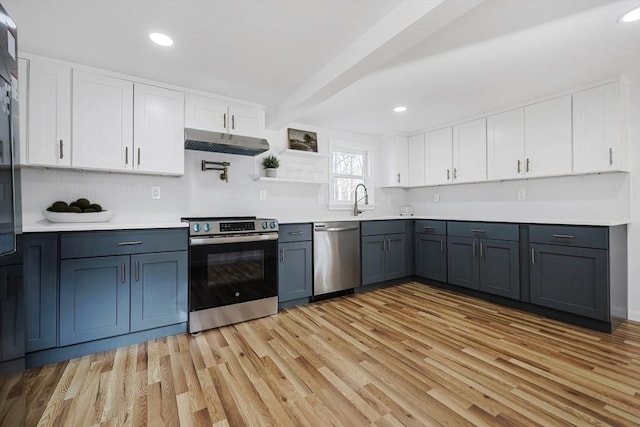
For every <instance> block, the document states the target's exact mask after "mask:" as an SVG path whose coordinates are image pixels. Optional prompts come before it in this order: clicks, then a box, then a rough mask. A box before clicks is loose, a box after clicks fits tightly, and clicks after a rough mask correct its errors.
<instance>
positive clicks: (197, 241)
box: [189, 233, 278, 246]
mask: <svg viewBox="0 0 640 427" xmlns="http://www.w3.org/2000/svg"><path fill="white" fill-rule="evenodd" d="M265 240H278V233H269V234H257V235H253V236H228V237H192V238H190V239H189V245H190V246H203V245H221V244H224V243H246V242H259V241H265Z"/></svg>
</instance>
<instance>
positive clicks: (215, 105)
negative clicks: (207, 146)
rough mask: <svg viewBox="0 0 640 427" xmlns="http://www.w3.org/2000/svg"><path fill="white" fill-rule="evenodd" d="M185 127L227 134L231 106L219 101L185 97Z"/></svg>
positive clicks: (202, 97)
mask: <svg viewBox="0 0 640 427" xmlns="http://www.w3.org/2000/svg"><path fill="white" fill-rule="evenodd" d="M184 104H185V111H184V127H187V128H192V129H201V130H208V131H212V132H223V133H227V132H228V129H229V120H228V114H229V104H228V103H227V102H225V101H220V100H219V99H215V98H209V97H206V96H199V95H193V94H189V93H188V94H186V95H185V102H184Z"/></svg>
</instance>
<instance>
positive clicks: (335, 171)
mask: <svg viewBox="0 0 640 427" xmlns="http://www.w3.org/2000/svg"><path fill="white" fill-rule="evenodd" d="M366 181H367V152H366V151H360V150H347V149H343V148H335V149H334V150H332V152H331V186H330V191H331V203H332V204H333V205H346V204H348V205H351V204H353V202H354V199H353V196H354V191H355V188H356V186H357V185H358V184H365V185H366ZM359 195H360V197H361V196H362V195H364V192H362V193H360V194H359Z"/></svg>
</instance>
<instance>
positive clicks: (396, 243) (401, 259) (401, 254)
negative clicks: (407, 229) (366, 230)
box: [384, 234, 407, 280]
mask: <svg viewBox="0 0 640 427" xmlns="http://www.w3.org/2000/svg"><path fill="white" fill-rule="evenodd" d="M384 237H385V239H386V240H387V251H386V253H385V280H392V279H398V278H400V277H405V276H406V275H407V239H406V237H405V235H404V234H389V235H387V236H384Z"/></svg>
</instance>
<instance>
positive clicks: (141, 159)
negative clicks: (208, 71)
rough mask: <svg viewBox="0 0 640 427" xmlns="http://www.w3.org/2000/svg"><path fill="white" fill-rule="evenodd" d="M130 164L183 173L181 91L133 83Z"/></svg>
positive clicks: (157, 171) (182, 109) (182, 105)
mask: <svg viewBox="0 0 640 427" xmlns="http://www.w3.org/2000/svg"><path fill="white" fill-rule="evenodd" d="M134 90H135V92H134V134H133V140H134V149H135V150H134V153H133V162H134V163H133V165H134V166H133V167H134V169H135V170H138V171H143V172H155V173H165V174H172V175H182V174H184V94H183V93H182V92H177V91H175V90H169V89H164V88H160V87H156V86H148V85H143V84H138V83H136V85H135V87H134Z"/></svg>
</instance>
